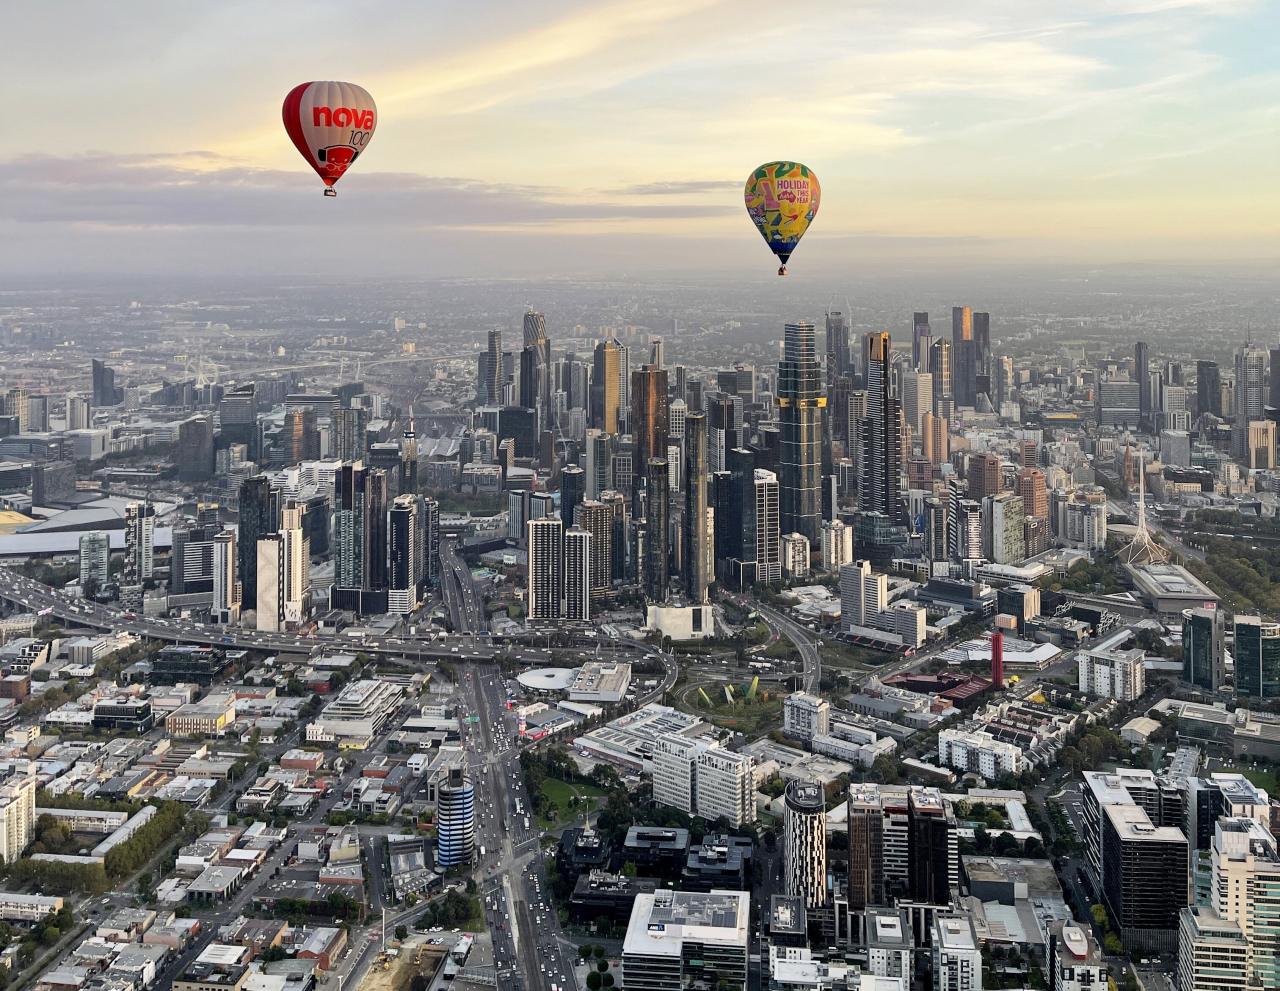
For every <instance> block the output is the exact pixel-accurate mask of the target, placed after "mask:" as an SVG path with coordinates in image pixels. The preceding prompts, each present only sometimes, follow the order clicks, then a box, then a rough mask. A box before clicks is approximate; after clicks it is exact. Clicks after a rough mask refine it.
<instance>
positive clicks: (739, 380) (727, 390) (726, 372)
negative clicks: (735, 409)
mask: <svg viewBox="0 0 1280 991" xmlns="http://www.w3.org/2000/svg"><path fill="white" fill-rule="evenodd" d="M716 389H717V390H718V391H719V392H721V393H723V394H724V395H726V396H737V397H738V398H739V399H741V400H742V401H743V402H744V403H754V402H755V401H756V366H755V365H743V364H741V363H738V364H735V365H734V366H733V367H732V368H722V369H720V371H718V372H716Z"/></svg>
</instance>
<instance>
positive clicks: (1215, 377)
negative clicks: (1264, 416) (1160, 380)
mask: <svg viewBox="0 0 1280 991" xmlns="http://www.w3.org/2000/svg"><path fill="white" fill-rule="evenodd" d="M1271 367H1272V370H1273V371H1272V374H1274V373H1275V369H1276V367H1277V365H1276V363H1275V361H1274V359H1273V361H1272V365H1271ZM1196 400H1197V407H1198V409H1199V411H1200V413H1201V414H1204V413H1212V414H1213V415H1214V416H1221V415H1222V379H1221V377H1220V374H1219V371H1218V363H1217V362H1216V361H1197V362H1196ZM1277 400H1280V394H1277V393H1273V394H1272V397H1271V405H1273V406H1274V405H1275V404H1276V402H1277Z"/></svg>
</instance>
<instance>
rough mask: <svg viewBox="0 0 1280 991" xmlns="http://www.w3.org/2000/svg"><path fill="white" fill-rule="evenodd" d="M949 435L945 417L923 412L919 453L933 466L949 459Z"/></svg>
mask: <svg viewBox="0 0 1280 991" xmlns="http://www.w3.org/2000/svg"><path fill="white" fill-rule="evenodd" d="M950 441H951V437H950V435H949V434H948V433H947V420H946V417H942V416H934V415H933V414H932V413H925V414H924V416H922V417H921V418H920V453H921V454H922V455H923V456H924V457H925V458H927V459H928V461H929V463H930V464H931V465H933V466H934V467H937V466H938V465H941V464H945V463H946V462H947V461H949V460H950V459H951V446H950Z"/></svg>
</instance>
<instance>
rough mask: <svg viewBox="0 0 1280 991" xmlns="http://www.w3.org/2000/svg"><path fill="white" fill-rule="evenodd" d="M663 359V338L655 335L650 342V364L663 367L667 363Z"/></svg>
mask: <svg viewBox="0 0 1280 991" xmlns="http://www.w3.org/2000/svg"><path fill="white" fill-rule="evenodd" d="M662 359H663V352H662V338H661V337H655V338H653V340H651V341H650V342H649V364H651V365H657V366H658V367H659V368H662V367H664V366H665V365H666V362H665V361H663V360H662Z"/></svg>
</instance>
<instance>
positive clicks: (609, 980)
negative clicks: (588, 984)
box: [600, 974, 613, 988]
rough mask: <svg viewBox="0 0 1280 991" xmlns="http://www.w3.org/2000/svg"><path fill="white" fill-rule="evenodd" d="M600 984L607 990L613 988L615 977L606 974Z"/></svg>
mask: <svg viewBox="0 0 1280 991" xmlns="http://www.w3.org/2000/svg"><path fill="white" fill-rule="evenodd" d="M600 983H601V984H603V985H604V986H605V987H607V988H611V987H613V975H612V974H605V975H604V976H603V977H601V978H600Z"/></svg>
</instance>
